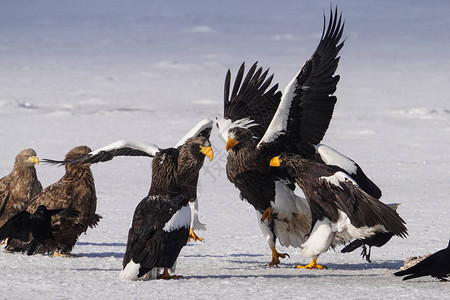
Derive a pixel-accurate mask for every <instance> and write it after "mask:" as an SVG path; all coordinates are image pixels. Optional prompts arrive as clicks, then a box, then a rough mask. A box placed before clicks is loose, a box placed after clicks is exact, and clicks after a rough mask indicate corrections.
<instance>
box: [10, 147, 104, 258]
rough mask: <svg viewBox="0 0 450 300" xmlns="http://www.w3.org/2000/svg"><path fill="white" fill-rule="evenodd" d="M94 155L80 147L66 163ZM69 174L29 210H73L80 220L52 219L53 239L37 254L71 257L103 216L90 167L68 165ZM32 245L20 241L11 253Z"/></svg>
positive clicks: (68, 155) (37, 250)
mask: <svg viewBox="0 0 450 300" xmlns="http://www.w3.org/2000/svg"><path fill="white" fill-rule="evenodd" d="M89 152H91V149H90V148H89V147H87V146H78V147H75V148H73V149H72V150H70V151H69V153H67V155H66V158H65V161H71V160H73V159H74V158H76V157H80V156H82V155H86V154H88V153H89ZM65 169H66V173H65V174H64V176H63V177H62V178H61V179H60V180H59V181H57V182H56V183H54V184H52V185H50V186H48V187H46V188H45V189H44V190H43V191H42V192H41V193H39V194H38V195H37V196H36V197H35V198H34V199H33V200H32V202H31V203H30V205H29V206H28V207H27V211H28V212H30V213H31V212H34V211H36V209H37V208H38V207H39V206H40V205H45V206H46V207H47V208H48V209H59V208H73V209H75V210H77V211H79V216H78V217H75V218H74V217H66V216H63V215H57V216H55V217H53V218H52V230H53V238H52V239H50V240H48V241H46V242H45V243H43V244H42V245H40V246H39V247H38V248H37V249H36V253H50V252H53V253H54V254H55V255H58V254H60V255H63V256H65V255H68V254H70V251H72V248H73V246H74V245H75V243H76V241H77V239H78V237H79V236H80V234H82V233H83V232H86V230H87V229H88V228H89V227H91V228H92V227H95V226H96V225H97V224H98V222H99V220H100V218H101V216H100V215H98V214H96V213H95V210H96V209H97V196H96V193H95V186H94V177H93V175H92V172H91V169H90V164H66V165H65ZM27 247H28V245H27V243H24V242H19V241H17V240H15V241H11V243H9V242H8V246H7V250H10V251H25V250H26V249H27Z"/></svg>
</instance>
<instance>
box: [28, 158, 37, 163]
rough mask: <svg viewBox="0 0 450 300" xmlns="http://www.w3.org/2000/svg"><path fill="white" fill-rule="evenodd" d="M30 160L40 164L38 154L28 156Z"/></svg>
mask: <svg viewBox="0 0 450 300" xmlns="http://www.w3.org/2000/svg"><path fill="white" fill-rule="evenodd" d="M28 161H31V162H34V163H36V164H39V158H37V157H36V156H30V157H28Z"/></svg>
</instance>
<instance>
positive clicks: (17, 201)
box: [0, 149, 42, 227]
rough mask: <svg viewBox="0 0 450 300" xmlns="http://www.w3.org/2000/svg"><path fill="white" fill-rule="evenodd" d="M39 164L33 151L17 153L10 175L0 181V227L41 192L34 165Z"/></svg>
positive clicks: (26, 150) (27, 150)
mask: <svg viewBox="0 0 450 300" xmlns="http://www.w3.org/2000/svg"><path fill="white" fill-rule="evenodd" d="M36 163H39V159H38V158H37V157H36V152H35V151H34V150H33V149H25V150H22V151H20V152H19V154H17V156H16V160H15V162H14V168H13V170H12V171H11V173H10V174H9V175H7V176H5V177H3V178H2V179H0V227H1V226H2V225H3V224H4V223H5V222H6V221H8V220H9V219H10V218H11V217H12V216H14V215H15V214H17V213H18V212H20V211H22V210H23V209H24V208H25V207H26V206H27V205H28V204H29V202H30V200H31V199H32V198H33V197H34V196H36V195H37V194H38V193H39V192H41V191H42V185H41V183H40V182H39V180H38V178H37V175H36V169H35V167H34V165H35V164H36Z"/></svg>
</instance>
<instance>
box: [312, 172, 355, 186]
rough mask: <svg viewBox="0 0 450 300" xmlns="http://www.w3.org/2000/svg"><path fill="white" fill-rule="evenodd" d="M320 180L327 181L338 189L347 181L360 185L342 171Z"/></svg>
mask: <svg viewBox="0 0 450 300" xmlns="http://www.w3.org/2000/svg"><path fill="white" fill-rule="evenodd" d="M320 178H321V179H323V180H325V181H328V182H329V183H330V184H332V185H334V186H337V187H340V186H341V183H345V182H346V181H350V182H351V183H353V184H354V185H355V186H358V184H357V183H356V182H355V181H354V180H353V178H351V177H350V176H348V175H347V174H345V173H344V172H341V171H338V172H336V173H334V174H333V175H332V176H322V177H320Z"/></svg>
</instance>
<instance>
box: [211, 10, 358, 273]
mask: <svg viewBox="0 0 450 300" xmlns="http://www.w3.org/2000/svg"><path fill="white" fill-rule="evenodd" d="M341 19H342V15H340V16H339V15H338V12H337V8H336V11H335V12H334V13H333V11H331V13H330V20H329V22H328V26H326V20H325V16H324V28H323V32H322V37H321V40H320V42H319V45H318V46H317V48H316V50H315V51H314V53H313V55H312V56H311V58H310V59H309V60H307V61H306V63H305V64H304V66H303V67H302V68H301V70H300V71H299V72H298V73H297V75H296V76H295V77H294V78H293V79H292V81H291V82H290V83H289V84H288V86H287V87H286V89H285V90H284V92H283V93H281V92H279V91H278V92H277V89H278V85H274V86H273V87H272V88H270V89H269V86H270V84H271V81H272V78H273V76H270V77H268V78H267V74H268V71H265V72H263V71H262V69H261V68H259V69H258V70H256V67H257V66H256V64H254V65H253V66H252V67H251V68H250V70H249V71H248V73H247V75H246V76H245V78H244V64H242V66H241V68H240V69H239V71H238V73H237V75H236V79H235V83H234V86H233V89H232V91H231V93H230V82H231V73H230V71H229V70H228V73H227V75H226V78H225V92H224V117H225V118H224V119H217V121H216V124H217V127H218V128H219V131H220V132H221V134H222V135H223V137H224V138H225V140H226V141H227V143H226V150H227V151H228V158H227V167H226V168H227V177H228V179H229V180H230V181H231V182H232V183H233V184H234V185H235V186H236V187H237V188H238V189H239V191H240V192H241V197H242V198H243V199H245V200H247V201H248V202H249V203H250V204H251V205H253V207H254V208H255V210H256V215H257V219H258V221H259V220H261V222H259V223H260V227H261V230H262V232H263V234H264V236H265V238H266V240H267V242H268V244H269V247H270V248H271V250H272V260H271V262H270V263H269V266H273V265H277V264H278V263H279V262H280V257H281V258H284V257H285V255H286V254H284V253H279V252H278V251H277V250H276V240H277V239H278V240H279V242H280V244H281V245H283V246H286V247H288V246H293V247H300V245H302V244H303V243H304V242H305V240H306V238H305V236H306V235H307V234H308V233H309V231H310V224H311V212H310V208H309V204H308V202H307V201H306V200H305V199H304V198H302V197H300V196H299V195H297V194H296V193H295V191H294V188H295V186H294V184H293V182H292V181H291V179H290V178H286V177H283V176H282V175H280V174H278V172H277V171H276V170H273V169H270V167H269V161H270V159H271V158H272V157H273V156H274V155H275V154H278V153H280V150H281V151H283V150H284V151H291V152H296V153H306V154H307V155H309V156H318V157H319V155H320V154H319V155H318V154H317V153H319V151H318V150H317V151H316V149H315V148H314V147H313V145H317V144H318V143H319V142H320V141H321V139H322V138H323V136H324V134H325V132H326V130H327V128H328V125H329V122H330V120H331V116H332V114H333V109H334V105H335V103H336V97H335V96H333V93H334V91H335V90H336V85H337V83H338V81H339V76H338V75H336V76H335V75H334V73H335V71H336V69H337V66H338V63H339V57H338V56H337V55H338V53H339V51H340V50H341V48H342V47H343V45H344V44H343V42H340V40H341V37H342V33H343V28H344V23H343V22H342V20H341ZM266 78H267V79H266ZM364 177H365V176H364ZM365 178H366V177H365ZM366 179H367V178H366ZM272 215H273V216H274V217H275V216H276V218H272Z"/></svg>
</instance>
